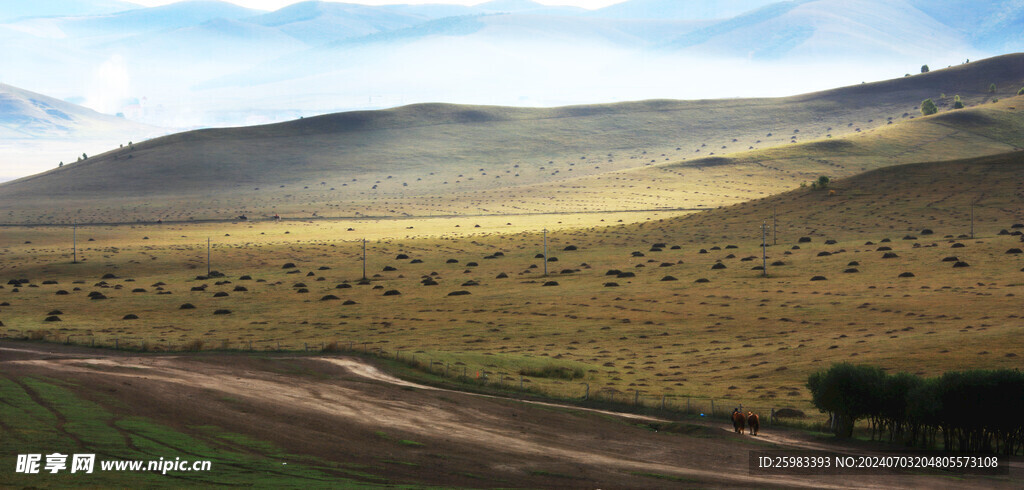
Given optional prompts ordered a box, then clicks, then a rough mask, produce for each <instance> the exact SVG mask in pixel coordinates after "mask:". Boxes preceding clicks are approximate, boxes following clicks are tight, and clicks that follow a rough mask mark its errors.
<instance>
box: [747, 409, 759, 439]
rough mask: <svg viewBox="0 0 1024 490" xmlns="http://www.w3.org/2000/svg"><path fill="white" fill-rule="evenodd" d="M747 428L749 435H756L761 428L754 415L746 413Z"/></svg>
mask: <svg viewBox="0 0 1024 490" xmlns="http://www.w3.org/2000/svg"><path fill="white" fill-rule="evenodd" d="M747 427H748V428H750V435H752V436H756V435H757V431H758V429H760V428H761V423H760V421H759V420H758V418H757V414H756V413H753V412H747Z"/></svg>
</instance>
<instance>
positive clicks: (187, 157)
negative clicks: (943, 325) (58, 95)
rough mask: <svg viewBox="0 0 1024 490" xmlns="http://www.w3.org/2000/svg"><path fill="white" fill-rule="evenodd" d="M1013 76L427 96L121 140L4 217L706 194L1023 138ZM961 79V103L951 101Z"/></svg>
mask: <svg viewBox="0 0 1024 490" xmlns="http://www.w3.org/2000/svg"><path fill="white" fill-rule="evenodd" d="M1021 80H1024V55H1007V56H1002V57H998V58H993V59H989V60H983V61H979V62H975V63H971V64H968V65H962V66H957V67H952V68H948V69H945V70H936V71H933V72H930V73H927V74H922V75H916V76H913V77H905V78H899V79H894V80H890V81H885V82H878V83H872V84H863V85H858V86H852V87H845V88H841V89H836V90H831V91H826V92H820V93H814V94H806V95H800V96H793V97H786V98H778V99H743V100H740V99H736V100H708V101H667V100H661V101H646V102H633V103H623V104H613V105H597V106H577V107H564V108H554V109H516V108H502V107H476V106H451V105H437V104H428V105H419V106H410V107H404V108H397V109H392V110H387V111H377V112H361V113H343V114H334V115H327V116H321V117H316V118H307V119H303V120H299V121H293V122H290V123H284V124H277V125H270V126H259V127H252V128H232V129H217V130H204V131H196V132H189V133H182V134H178V135H173V136H168V137H164V138H158V139H154V140H150V141H146V142H135V143H134V144H131V145H129V144H128V142H125V145H124V147H123V148H118V149H114V150H112V151H110V152H107V153H104V154H101V155H94V156H92V157H91V158H89V159H88V160H86V161H83V162H78V163H74V164H70V165H66V166H65V167H63V168H60V169H54V170H53V171H50V172H46V173H44V174H40V175H37V176H33V177H29V178H25V179H22V180H20V181H17V182H12V183H8V184H4V185H2V186H0V206H2V207H3V209H4V212H5V213H6V215H3V216H0V221H2V222H5V223H20V224H46V223H65V224H66V223H71V222H78V223H126V222H128V223H131V222H139V221H142V222H155V221H157V220H163V221H164V222H170V221H189V220H203V219H233V218H234V217H236V216H239V215H245V216H247V217H250V218H261V217H269V216H274V215H275V214H276V215H280V216H284V217H294V218H312V217H324V216H327V217H357V218H358V217H423V216H451V215H463V216H464V215H507V214H512V215H522V214H535V213H549V212H552V211H553V210H555V211H559V212H579V213H593V212H609V211H646V210H652V209H698V208H714V207H717V206H720V205H728V204H734V203H738V202H743V201H746V200H749V199H754V198H759V197H765V196H768V195H772V194H774V193H777V192H781V191H785V190H789V189H793V188H795V187H796V186H798V185H799V183H800V182H803V181H806V180H809V179H812V178H816V177H817V176H818V175H821V174H823V173H824V174H827V175H830V176H832V177H846V176H851V175H855V174H857V173H860V172H863V171H867V170H870V169H872V168H878V167H881V166H887V165H892V164H896V163H911V162H927V161H933V160H936V159H957V158H969V157H975V156H980V155H991V154H999V153H1003V152H1007V151H1012V150H1013V149H1014V148H1020V147H1022V146H1024V145H1022V142H1021V137H1020V134H1021V130H1020V129H1021V125H1022V123H1021V116H1020V115H1019V113H1018V111H1017V109H1016V107H1015V104H1016V102H1010V101H1011V100H1017V99H1016V98H1015V97H1013V95H1014V94H1015V93H1016V90H1018V88H1019V86H1020V85H1021ZM990 83H995V84H996V86H997V91H996V92H995V93H989V92H988V87H989V84H990ZM957 94H958V95H960V96H961V97H962V98H963V100H964V101H965V103H966V104H967V105H968V107H970V108H971V109H970V110H968V111H959V112H956V113H950V106H951V104H952V97H953V96H954V95H957ZM926 97H928V98H933V99H935V100H936V101H937V103H938V105H939V107H940V109H941V112H940V114H939V115H938V116H933V117H926V118H922V117H920V116H919V114H920V112H919V104H920V102H921V100H922V99H924V98H926ZM997 99H1000V101H999V102H995V101H996V100H997ZM1011 107H1013V109H1011ZM966 113H970V114H973V115H974V116H972V117H973V119H972V118H971V117H968V116H963V115H962V114H966ZM967 119H970V120H967ZM840 139H842V140H843V141H845V142H846V143H848V145H842V146H841V145H839V144H837V143H835V141H837V140H840ZM806 142H818V144H817V145H810V146H808V145H803V144H802V143H806ZM51 195H60V196H61V198H60V199H59V200H58V201H54V200H52V199H49V196H51Z"/></svg>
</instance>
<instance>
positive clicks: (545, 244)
mask: <svg viewBox="0 0 1024 490" xmlns="http://www.w3.org/2000/svg"><path fill="white" fill-rule="evenodd" d="M547 276H548V229H547V228H544V277H547Z"/></svg>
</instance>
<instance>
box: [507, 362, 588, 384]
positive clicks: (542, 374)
mask: <svg viewBox="0 0 1024 490" xmlns="http://www.w3.org/2000/svg"><path fill="white" fill-rule="evenodd" d="M519 374H520V375H521V376H530V377H533V378H557V379H567V380H570V381H572V380H574V379H581V378H583V369H582V368H578V367H577V368H568V367H563V366H556V365H554V364H548V365H545V366H542V367H539V368H533V367H524V368H521V369H519Z"/></svg>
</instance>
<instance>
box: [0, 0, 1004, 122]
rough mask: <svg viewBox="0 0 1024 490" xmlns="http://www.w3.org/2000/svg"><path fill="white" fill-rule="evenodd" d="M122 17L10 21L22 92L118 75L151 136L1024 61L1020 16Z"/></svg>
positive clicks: (644, 10) (558, 10)
mask: <svg viewBox="0 0 1024 490" xmlns="http://www.w3.org/2000/svg"><path fill="white" fill-rule="evenodd" d="M60 5H62V4H58V6H60ZM111 5H112V4H110V3H109V2H108V3H103V2H100V3H96V4H95V5H94V7H95V8H96V9H98V10H95V12H97V13H96V14H93V15H88V14H87V13H88V12H89V11H90V10H89V9H86V11H84V12H83V11H81V9H71V8H70V7H67V8H68V9H67V10H66V11H67V13H66V14H64V15H60V14H59V13H53V9H47V10H39V11H38V12H37V13H38V15H37V16H32V14H31V12H29V13H28V14H27V17H26V16H19V17H17V18H9V19H6V20H2V21H0V42H3V43H4V46H5V48H6V49H5V56H4V57H3V58H2V59H0V71H2V72H3V73H4V81H5V83H10V84H13V85H17V86H21V87H28V88H30V89H32V90H35V91H39V92H43V93H47V94H51V95H54V96H56V97H59V98H62V99H66V100H73V101H75V102H79V101H87V100H91V99H95V96H94V94H93V93H92V92H95V91H96V90H97V89H96V87H97V86H101V85H102V82H99V81H95V80H94V79H95V78H97V77H98V76H100V75H102V74H103V73H104V71H105V70H103V67H104V66H105V65H106V64H108V63H111V62H116V63H117V64H116V66H117V67H118V68H119V70H120V71H119V72H118V73H123V77H122V78H123V81H124V82H125V86H126V87H127V88H126V89H125V91H126V92H127V93H126V94H125V95H124V96H123V97H121V99H120V100H119V101H112V103H111V107H109V108H108V107H101V106H100V105H99V104H92V105H91V107H93V108H94V109H97V110H102V111H105V112H110V113H117V112H126V109H125V108H126V107H131V106H132V105H133V104H134V101H136V100H141V99H143V98H146V99H147V100H149V101H150V107H151V108H152V109H151V110H148V111H142V112H141V113H140V114H139V115H138V117H139V118H140V120H142V121H145V122H148V123H150V124H154V125H160V126H168V127H182V128H195V127H218V126H236V125H243V124H246V125H247V124H253V123H255V122H276V121H283V120H287V119H291V118H294V117H297V116H298V115H306V116H310V115H320V114H325V113H331V112H339V111H346V110H355V109H377V108H387V107H396V106H402V105H408V104H413V103H432V102H450V103H460V104H480V105H511V106H544V107H554V106H562V105H574V104H588V103H606V102H616V101H626V100H643V99H652V98H674V99H678V98H713V97H729V96H747V97H756V96H779V95H789V94H794V93H800V92H810V91H816V90H822V89H825V88H829V87H832V86H840V85H848V84H851V83H856V82H859V81H862V80H866V81H871V80H880V79H884V78H888V77H891V76H899V75H902V74H903V73H906V72H916V71H917V67H920V66H921V64H925V63H929V64H931V65H933V66H946V65H949V64H952V63H959V62H961V61H963V60H964V59H967V58H970V59H980V58H984V57H988V56H995V55H1000V54H1004V53H1008V52H1015V51H1021V50H1024V38H1022V35H1021V32H1024V29H1021V27H1022V25H1021V22H1022V17H1021V8H1022V7H1020V6H1019V5H1017V3H1016V2H989V3H987V4H985V5H982V6H978V5H975V2H968V1H964V0H944V1H942V2H918V1H901V2H895V3H894V2H887V1H883V0H856V1H840V0H806V1H794V2H789V1H787V2H771V1H768V0H731V1H729V2H696V1H693V2H691V1H685V2H684V1H665V0H631V1H628V2H622V3H619V4H616V5H612V6H609V7H606V8H603V9H598V10H594V11H588V10H582V9H572V8H562V7H549V6H543V5H540V4H537V3H535V2H531V1H518V0H517V1H497V2H487V3H482V4H478V5H475V6H471V7H467V6H460V5H443V4H437V5H388V6H369V5H359V4H345V3H333V2H315V1H311V2H302V3H298V4H294V5H291V6H288V7H285V8H283V9H280V10H277V11H274V12H265V11H259V10H251V9H244V8H241V7H238V6H235V5H232V4H230V3H225V2H216V1H191V2H181V3H177V4H171V5H165V6H161V7H154V8H126V9H123V10H118V11H115V12H111V11H109V8H111ZM114 5H115V6H116V4H114ZM65 6H66V5H65ZM90 8H92V7H90ZM58 10H59V9H58ZM239 46H242V48H239ZM246 47H247V48H248V49H244V48H246ZM182 65H188V66H190V67H191V68H192V69H189V70H180V69H178V67H179V66H182ZM54 73H75V74H79V75H80V76H78V77H55V76H53V75H52V74H54ZM741 79H742V80H749V79H757V80H758V81H759V82H758V83H756V84H753V83H740V82H739V80H741ZM90 82H92V83H90ZM789 85H795V87H794V88H791V89H787V88H786V87H787V86H789ZM282 95H286V97H283V96H282ZM114 102H116V104H115V103H114Z"/></svg>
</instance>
